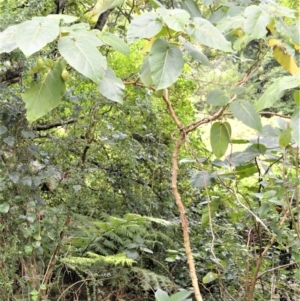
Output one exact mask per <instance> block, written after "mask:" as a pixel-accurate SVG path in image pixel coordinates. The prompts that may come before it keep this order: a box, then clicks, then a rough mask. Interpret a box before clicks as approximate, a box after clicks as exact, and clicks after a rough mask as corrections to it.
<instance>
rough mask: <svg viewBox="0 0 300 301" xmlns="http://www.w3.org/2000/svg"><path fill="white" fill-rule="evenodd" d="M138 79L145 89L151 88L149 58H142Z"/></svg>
mask: <svg viewBox="0 0 300 301" xmlns="http://www.w3.org/2000/svg"><path fill="white" fill-rule="evenodd" d="M140 79H141V81H142V83H143V84H145V85H146V86H147V87H151V86H152V85H153V80H152V76H151V69H150V64H149V56H146V57H145V58H144V62H143V64H142V67H141V73H140Z"/></svg>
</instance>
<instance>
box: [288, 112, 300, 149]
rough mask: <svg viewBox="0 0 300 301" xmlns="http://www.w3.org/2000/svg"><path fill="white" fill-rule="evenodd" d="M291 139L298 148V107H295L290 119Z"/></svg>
mask: <svg viewBox="0 0 300 301" xmlns="http://www.w3.org/2000/svg"><path fill="white" fill-rule="evenodd" d="M290 122H291V128H292V137H293V139H294V141H295V142H296V144H297V145H298V147H300V107H297V108H296V109H295V111H294V113H293V115H292V117H291V121H290Z"/></svg>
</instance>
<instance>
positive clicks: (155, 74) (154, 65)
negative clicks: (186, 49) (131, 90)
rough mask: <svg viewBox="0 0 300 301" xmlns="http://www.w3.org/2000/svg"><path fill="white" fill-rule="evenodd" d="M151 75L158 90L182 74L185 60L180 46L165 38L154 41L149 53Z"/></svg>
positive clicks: (170, 83)
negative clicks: (170, 42)
mask: <svg viewBox="0 0 300 301" xmlns="http://www.w3.org/2000/svg"><path fill="white" fill-rule="evenodd" d="M149 64H150V69H151V75H152V79H153V82H154V85H155V86H156V89H157V90H161V89H164V88H167V87H169V86H171V85H172V84H173V83H174V82H175V81H176V80H177V78H178V76H179V75H180V74H181V71H182V69H183V65H184V60H183V55H182V52H181V51H180V50H179V48H177V47H175V46H173V45H171V44H169V43H168V42H167V41H165V40H161V39H158V40H156V41H155V42H154V43H153V46H152V47H151V50H150V54H149Z"/></svg>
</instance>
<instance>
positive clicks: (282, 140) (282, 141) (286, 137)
mask: <svg viewBox="0 0 300 301" xmlns="http://www.w3.org/2000/svg"><path fill="white" fill-rule="evenodd" d="M291 140H292V129H291V128H288V129H286V130H284V131H282V132H281V134H280V135H279V146H280V147H282V148H286V147H287V146H288V145H289V144H290V143H291Z"/></svg>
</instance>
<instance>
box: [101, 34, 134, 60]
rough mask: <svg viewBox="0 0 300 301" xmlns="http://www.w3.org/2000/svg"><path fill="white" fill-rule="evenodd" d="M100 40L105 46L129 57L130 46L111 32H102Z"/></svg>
mask: <svg viewBox="0 0 300 301" xmlns="http://www.w3.org/2000/svg"><path fill="white" fill-rule="evenodd" d="M99 37H100V39H101V40H102V42H103V43H104V44H107V45H109V46H111V47H112V48H113V49H114V50H116V51H118V52H120V53H122V54H124V55H126V56H129V54H130V49H129V46H128V45H127V44H126V43H125V42H124V41H123V40H122V39H121V38H119V37H118V36H116V35H115V34H112V33H110V32H107V31H106V32H101V33H100V35H99Z"/></svg>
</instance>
